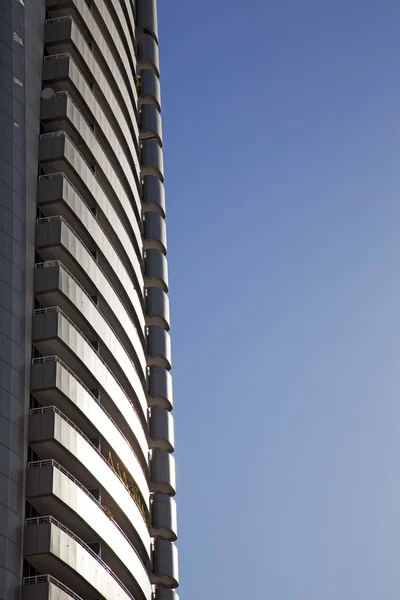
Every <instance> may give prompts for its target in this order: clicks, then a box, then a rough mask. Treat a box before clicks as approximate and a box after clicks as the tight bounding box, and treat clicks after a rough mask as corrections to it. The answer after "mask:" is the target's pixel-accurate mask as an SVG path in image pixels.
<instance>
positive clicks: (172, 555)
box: [152, 539, 179, 588]
mask: <svg viewBox="0 0 400 600" xmlns="http://www.w3.org/2000/svg"><path fill="white" fill-rule="evenodd" d="M153 573H154V575H153V577H152V582H153V583H156V584H158V585H162V586H164V587H168V588H176V587H178V585H179V576H178V548H177V547H176V546H175V544H174V543H172V542H168V541H166V540H160V539H156V540H155V542H154V553H153Z"/></svg>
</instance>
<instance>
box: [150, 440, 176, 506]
mask: <svg viewBox="0 0 400 600" xmlns="http://www.w3.org/2000/svg"><path fill="white" fill-rule="evenodd" d="M150 489H151V491H152V492H153V493H158V494H167V495H168V496H175V493H176V475H175V459H174V457H173V455H172V454H169V452H166V451H165V450H159V449H156V450H153V454H152V458H151V482H150Z"/></svg>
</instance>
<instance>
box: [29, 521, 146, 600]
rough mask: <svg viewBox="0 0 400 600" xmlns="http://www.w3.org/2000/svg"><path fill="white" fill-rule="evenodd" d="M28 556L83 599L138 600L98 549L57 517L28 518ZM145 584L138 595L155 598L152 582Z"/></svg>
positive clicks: (38, 568) (38, 566)
mask: <svg viewBox="0 0 400 600" xmlns="http://www.w3.org/2000/svg"><path fill="white" fill-rule="evenodd" d="M24 555H25V556H26V557H27V558H28V560H29V562H30V563H31V564H32V565H33V566H34V567H35V568H36V569H37V570H38V571H39V572H40V571H42V572H43V571H46V572H48V573H50V574H51V575H54V576H56V577H58V578H59V579H61V580H62V581H63V582H64V584H65V585H66V586H68V587H69V588H71V589H74V590H76V593H77V594H79V595H80V596H82V597H83V598H93V597H96V596H101V597H102V598H104V599H105V600H115V598H118V599H119V600H137V598H134V596H133V595H132V594H131V592H130V591H129V590H128V589H127V588H126V586H125V585H124V584H123V583H122V582H121V581H120V580H119V579H118V577H117V576H116V575H115V574H114V573H113V572H112V570H111V569H110V568H109V567H108V565H107V564H106V563H105V562H104V561H103V560H102V559H101V558H100V557H99V556H98V555H97V554H96V552H94V551H93V550H92V549H91V548H90V547H89V546H88V545H87V544H86V543H85V542H84V541H83V540H81V539H80V538H79V537H78V536H77V535H75V534H74V533H73V532H72V531H71V530H69V529H68V528H67V527H65V526H64V525H63V524H62V523H60V522H59V521H57V520H56V519H54V518H53V517H50V516H46V517H36V518H33V519H27V520H26V527H25V539H24ZM143 585H144V589H143V588H142V589H140V590H138V595H139V596H140V598H142V599H143V600H151V596H152V589H151V585H150V584H149V585H147V582H145V583H144V584H143Z"/></svg>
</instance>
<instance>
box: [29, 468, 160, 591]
mask: <svg viewBox="0 0 400 600" xmlns="http://www.w3.org/2000/svg"><path fill="white" fill-rule="evenodd" d="M26 498H27V500H28V501H29V502H30V504H32V506H34V507H35V508H36V509H37V510H38V511H39V512H40V513H42V514H51V515H52V516H53V517H55V518H56V519H57V520H59V521H61V522H62V523H63V524H64V525H65V526H66V527H68V528H69V529H71V530H72V531H73V532H74V533H75V534H76V535H78V536H79V537H80V538H81V539H82V540H83V541H84V542H86V543H90V542H91V541H92V540H93V539H95V540H99V541H100V542H101V556H102V558H103V559H104V560H105V562H106V563H107V565H108V566H109V567H110V568H111V570H112V571H113V573H115V574H116V575H117V576H118V577H119V579H120V580H121V581H122V582H123V583H124V584H125V585H126V586H127V587H128V589H132V592H134V585H132V578H133V579H134V580H135V582H136V585H137V586H140V587H142V586H144V587H146V585H148V581H149V579H148V572H147V567H146V564H147V565H148V564H149V560H150V536H149V535H148V533H147V540H146V542H147V543H146V547H145V551H146V552H145V554H143V550H142V556H141V555H140V554H139V552H138V550H137V549H136V548H135V545H134V544H132V542H131V541H130V540H129V538H128V537H127V536H126V534H125V533H124V532H123V530H122V529H121V528H120V526H119V525H118V523H117V522H116V521H115V520H114V518H113V517H112V515H111V513H110V512H109V508H108V507H106V506H104V505H103V504H102V503H101V502H100V501H99V500H97V499H96V498H95V497H94V496H93V495H92V494H91V493H90V491H89V490H88V489H87V488H85V487H84V486H83V485H82V484H81V482H80V481H79V480H77V479H76V478H75V477H73V475H71V473H69V472H68V471H67V470H66V469H64V468H63V467H62V466H61V465H60V464H58V463H57V462H56V461H54V460H42V461H37V462H30V463H28V472H27V482H26ZM141 546H142V544H141Z"/></svg>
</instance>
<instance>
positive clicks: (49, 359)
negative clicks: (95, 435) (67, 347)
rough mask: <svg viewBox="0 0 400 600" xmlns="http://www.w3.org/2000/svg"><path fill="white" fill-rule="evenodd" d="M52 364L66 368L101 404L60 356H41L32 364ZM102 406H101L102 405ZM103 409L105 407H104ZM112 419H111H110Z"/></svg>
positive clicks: (33, 359) (97, 400)
mask: <svg viewBox="0 0 400 600" xmlns="http://www.w3.org/2000/svg"><path fill="white" fill-rule="evenodd" d="M50 362H58V363H60V365H61V366H62V367H64V369H65V370H66V371H68V373H69V374H70V375H72V377H73V378H74V379H76V381H77V382H78V383H79V384H80V385H81V386H82V387H83V388H84V389H85V391H86V392H88V394H90V395H91V396H92V398H93V399H94V400H96V402H98V403H99V399H98V398H96V396H95V395H94V394H93V393H92V392H91V391H90V388H89V387H88V386H87V385H86V383H83V381H82V379H80V378H79V377H78V375H76V374H75V373H74V371H73V370H72V369H71V368H70V367H69V366H68V365H67V364H66V363H65V362H64V361H63V360H61V358H59V357H58V356H56V355H55V354H53V355H52V356H41V357H39V358H32V364H33V365H36V364H44V363H50ZM100 406H101V405H100ZM102 408H103V407H102ZM103 410H104V411H105V408H103ZM110 419H111V417H110Z"/></svg>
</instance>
